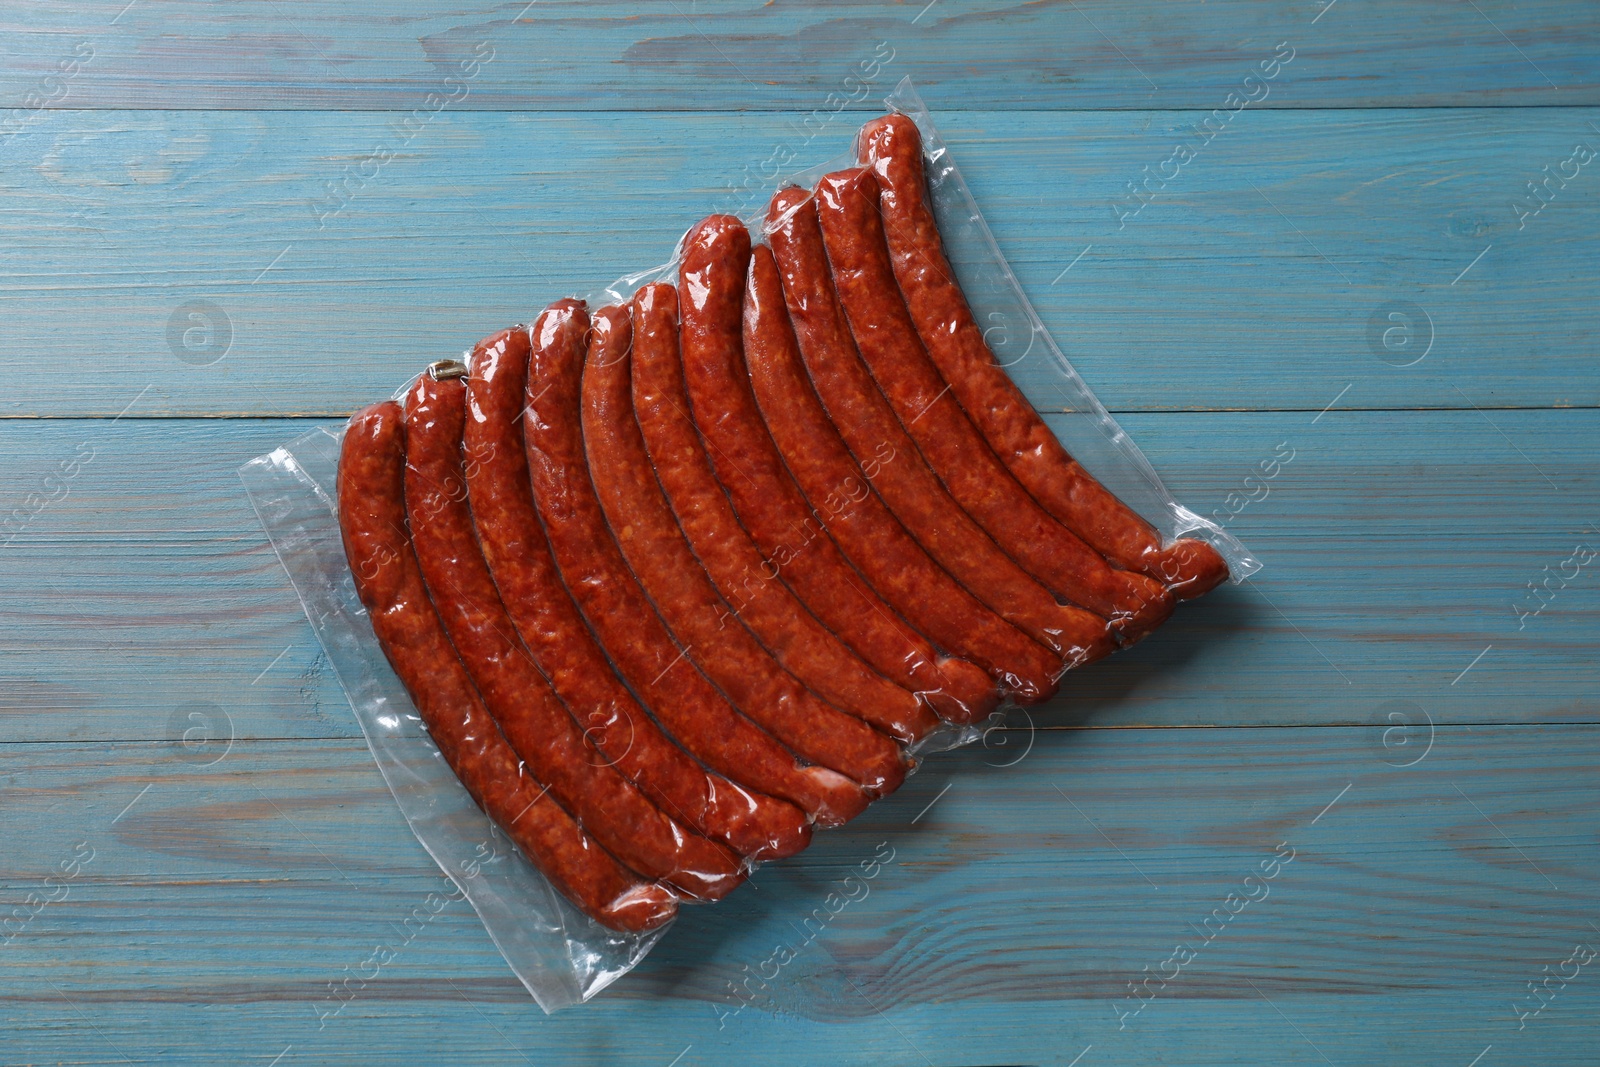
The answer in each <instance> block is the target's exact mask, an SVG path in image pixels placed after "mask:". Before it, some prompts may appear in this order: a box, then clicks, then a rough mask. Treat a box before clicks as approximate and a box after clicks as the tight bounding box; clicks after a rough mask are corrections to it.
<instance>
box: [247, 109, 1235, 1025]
mask: <svg viewBox="0 0 1600 1067" xmlns="http://www.w3.org/2000/svg"><path fill="white" fill-rule="evenodd" d="M886 104H887V105H888V109H889V112H888V114H885V115H882V116H879V117H875V118H872V119H871V120H870V121H868V122H867V123H866V124H865V126H863V127H862V128H861V130H860V132H859V134H858V135H857V137H856V139H855V142H854V145H853V146H852V149H851V151H850V152H849V154H848V155H846V156H844V157H841V158H838V159H834V160H831V161H827V162H825V163H823V164H820V165H818V166H815V167H812V168H811V169H808V170H805V171H802V172H796V173H794V174H792V175H790V176H788V177H787V178H784V179H782V180H780V181H777V182H775V183H774V184H773V186H772V188H771V189H770V190H768V195H767V196H765V197H763V198H762V200H761V202H760V203H759V205H756V206H755V207H754V209H753V210H751V211H749V212H748V213H747V215H746V216H745V217H738V216H734V215H728V214H714V215H710V216H708V217H706V218H704V219H702V220H700V221H698V222H696V221H695V220H692V219H687V220H685V223H686V225H689V224H692V225H689V228H688V230H687V233H686V235H685V236H684V238H683V239H682V240H681V241H680V242H679V245H678V247H677V249H676V250H674V252H673V255H672V258H671V260H670V261H669V262H668V263H667V264H665V265H664V266H661V267H658V268H653V269H651V270H648V271H644V272H641V273H637V274H632V275H629V276H627V277H626V278H624V279H623V280H621V281H619V282H617V283H615V284H613V285H611V286H609V287H606V288H604V289H601V290H599V291H597V292H592V293H589V294H588V295H586V296H583V297H564V298H561V299H556V300H555V301H554V302H553V303H550V304H549V305H548V306H546V307H544V308H543V309H542V310H541V309H530V319H529V322H528V323H526V324H519V325H510V326H504V325H500V324H492V323H486V324H485V326H486V329H485V336H484V337H483V338H482V340H479V341H478V342H477V343H476V345H474V346H473V347H472V348H471V350H470V351H469V352H467V353H465V354H464V355H463V356H462V357H461V358H460V359H444V360H440V361H439V362H436V363H434V364H432V365H431V366H428V367H426V368H408V369H409V370H411V371H412V373H413V374H414V377H412V378H411V380H410V381H409V382H408V383H407V384H406V385H405V386H404V387H403V388H402V389H401V390H400V391H398V392H397V393H395V394H394V395H393V396H392V397H391V398H389V399H386V400H381V401H380V402H378V403H375V404H373V405H371V406H369V407H367V408H364V409H362V410H361V411H358V412H356V413H355V414H354V415H353V416H352V417H351V418H350V420H349V422H348V423H347V424H346V425H344V426H343V427H339V428H337V429H335V428H319V429H316V430H313V431H312V432H310V433H307V434H305V435H303V436H301V437H299V438H297V439H296V440H294V441H291V442H289V443H287V444H286V445H284V446H283V447H281V448H278V449H276V450H274V451H273V452H272V453H270V454H268V455H265V456H261V457H258V458H257V459H255V460H252V461H251V462H250V463H248V464H246V465H245V466H244V467H243V468H242V469H241V471H240V474H241V477H242V478H243V479H244V482H245V485H246V488H247V491H248V492H249V495H250V498H251V501H252V503H253V504H254V506H255V508H256V511H257V513H258V515H259V516H260V518H261V522H262V525H263V526H264V527H265V529H266V532H267V535H268V537H269V538H270V539H271V541H272V544H273V547H274V548H275V550H276V551H277V553H278V556H279V558H280V559H281V560H282V562H283V565H284V567H285V569H286V570H287V571H288V573H289V576H290V579H291V580H292V582H293V584H294V587H295V590H296V592H297V593H298V595H299V597H300V600H301V603H302V604H303V605H304V607H305V611H306V615H307V617H308V618H309V619H310V620H311V624H312V626H313V627H314V628H315V630H316V633H317V636H318V638H319V640H320V641H321V642H322V645H323V647H324V649H325V650H326V652H327V655H328V658H329V660H330V661H331V663H332V664H333V666H334V668H335V670H336V671H337V673H338V676H339V680H340V682H341V684H342V685H343V687H344V689H345V692H346V694H347V695H348V697H349V699H350V703H351V707H352V708H353V709H354V711H355V713H356V718H357V720H358V721H359V722H360V724H361V728H362V731H363V732H364V734H365V735H366V738H367V742H368V744H369V745H370V747H371V750H372V754H373V757H374V759H375V760H376V761H377V763H378V766H379V769H380V770H381V771H382V773H383V776H384V778H385V780H386V781H387V782H388V784H389V787H390V789H391V790H392V791H393V793H394V796H395V800H396V801H397V802H398V804H399V805H400V809H401V811H402V812H403V813H404V814H405V817H406V819H407V821H408V822H409V823H410V825H411V828H412V829H413V831H415V833H416V835H417V838H418V840H419V841H421V842H422V844H423V846H424V847H425V848H426V849H427V850H428V852H429V853H430V854H431V855H432V856H433V858H434V859H435V860H436V861H437V862H438V864H439V866H440V868H441V869H442V870H443V871H444V872H445V874H446V875H448V876H449V877H450V878H451V880H452V881H454V882H455V884H456V885H457V886H458V887H459V888H460V890H461V892H462V893H463V894H464V895H465V897H466V898H467V900H469V901H470V902H471V904H472V906H473V907H474V908H475V909H476V910H477V912H478V914H479V916H480V917H481V918H482V920H483V922H484V925H485V926H486V927H487V929H488V931H489V933H490V936H491V937H492V938H493V939H494V941H495V943H496V945H497V946H498V947H499V948H500V950H501V951H502V952H503V953H504V955H505V957H506V960H507V962H508V963H510V965H511V967H512V969H513V970H514V971H515V972H516V973H517V975H518V977H519V978H521V980H522V981H523V983H524V984H525V985H526V986H527V988H528V990H529V992H531V993H532V994H533V996H534V998H535V999H536V1000H537V1001H538V1003H539V1004H540V1006H541V1007H543V1008H544V1009H545V1010H546V1011H555V1010H557V1009H559V1008H562V1007H565V1006H568V1005H571V1004H575V1003H579V1002H582V1001H583V1000H586V999H588V998H589V997H590V996H592V995H594V993H596V992H597V991H599V990H600V989H602V988H604V987H605V986H606V985H607V984H609V983H610V982H612V981H614V980H615V979H617V978H618V977H620V976H621V975H623V974H625V973H627V971H628V970H629V969H631V968H632V967H633V966H634V965H636V964H637V963H638V962H639V960H641V959H642V958H643V957H644V955H645V954H646V953H647V952H648V951H649V950H650V947H651V946H652V945H653V944H654V943H655V941H656V940H657V939H658V938H660V937H661V936H662V935H663V933H664V931H665V930H666V929H667V927H668V925H669V924H670V922H671V920H672V918H673V916H674V915H675V914H676V913H677V911H678V909H679V908H680V907H685V906H690V905H693V904H708V903H711V902H714V901H716V900H719V899H721V898H722V897H724V896H726V895H728V894H729V893H733V892H737V891H738V889H739V886H740V885H741V883H742V882H744V881H745V880H746V879H747V878H748V876H749V874H750V872H751V871H752V870H753V869H754V867H755V865H756V864H759V863H763V862H768V861H780V860H782V859H784V858H785V857H788V856H793V855H794V854H795V853H797V852H799V851H801V850H802V849H804V848H805V847H806V846H807V845H808V844H809V843H810V841H811V840H812V838H813V836H814V835H815V834H818V833H826V832H827V831H828V829H829V828H831V827H835V826H839V825H841V824H843V823H845V822H847V821H849V820H850V819H852V818H854V817H855V816H856V815H859V814H860V813H861V812H862V811H863V810H865V809H866V807H867V806H868V805H869V804H871V803H874V802H879V801H881V802H884V803H893V802H894V801H893V799H892V798H891V797H890V794H892V793H894V792H895V790H896V789H897V788H898V787H899V786H900V785H901V783H902V782H904V780H905V778H906V776H907V775H908V774H910V773H912V771H913V770H914V769H915V768H916V766H917V765H918V764H919V763H920V762H921V761H922V760H925V759H929V758H936V754H937V753H938V752H940V751H943V750H946V749H949V748H951V747H954V746H956V745H960V744H964V743H968V742H970V741H973V740H975V739H977V738H978V737H980V736H981V735H982V732H983V730H984V729H985V728H986V727H988V726H990V725H992V724H993V723H995V722H996V721H998V720H997V718H996V717H997V716H999V715H1000V714H1002V713H1003V711H1004V709H1005V708H1007V707H1010V706H1017V705H1037V704H1040V703H1042V702H1044V701H1046V700H1048V699H1050V697H1051V696H1053V695H1054V694H1055V693H1056V692H1057V690H1058V688H1059V687H1060V685H1061V682H1062V676H1063V675H1064V674H1066V672H1068V671H1072V670H1084V669H1093V667H1092V664H1093V663H1094V661H1096V660H1098V659H1101V658H1103V657H1105V656H1107V655H1111V654H1114V653H1115V652H1117V651H1118V650H1119V649H1122V648H1125V647H1127V646H1129V645H1131V644H1133V643H1134V642H1136V641H1138V640H1139V639H1140V638H1142V637H1144V636H1145V635H1147V634H1149V633H1150V632H1151V631H1152V630H1154V629H1155V628H1156V627H1157V626H1159V625H1160V624H1161V623H1162V622H1163V621H1164V620H1165V619H1166V618H1167V617H1168V616H1169V615H1170V614H1171V613H1172V612H1173V611H1174V610H1175V609H1176V610H1185V611H1197V610H1204V608H1203V606H1197V605H1191V606H1187V607H1179V604H1180V602H1182V601H1188V600H1193V599H1195V598H1197V597H1199V596H1200V595H1201V594H1203V593H1205V592H1206V591H1207V590H1209V589H1211V588H1213V587H1215V586H1216V585H1218V584H1219V583H1221V582H1222V581H1224V580H1227V579H1229V578H1232V579H1233V580H1235V581H1238V580H1242V579H1243V578H1244V577H1245V576H1247V575H1248V574H1250V573H1252V572H1253V571H1255V570H1256V569H1257V568H1258V567H1259V564H1258V563H1257V562H1256V561H1255V560H1254V559H1253V558H1251V556H1250V555H1249V554H1248V553H1247V552H1246V551H1245V549H1244V548H1243V546H1241V545H1240V544H1239V543H1238V542H1237V541H1236V540H1234V538H1233V537H1232V536H1231V535H1229V534H1228V533H1227V532H1226V531H1224V530H1222V529H1220V528H1218V527H1216V526H1215V525H1214V524H1212V523H1211V522H1209V521H1208V520H1206V519H1204V518H1202V517H1200V516H1199V515H1197V514H1195V513H1194V512H1192V511H1190V510H1188V509H1187V508H1185V507H1183V506H1182V505H1181V504H1179V503H1178V502H1177V501H1176V500H1174V499H1173V497H1172V496H1171V494H1170V493H1168V492H1167V490H1166V489H1165V487H1164V486H1163V485H1162V483H1161V480H1160V478H1159V477H1158V476H1157V475H1156V473H1155V471H1154V469H1153V468H1152V467H1151V466H1150V464H1149V463H1148V462H1147V461H1146V460H1145V458H1144V456H1143V455H1141V454H1140V452H1139V450H1138V448H1137V447H1136V446H1135V445H1134V444H1133V442H1132V441H1131V440H1129V438H1128V437H1127V435H1126V434H1124V433H1123V432H1122V431H1121V429H1120V428H1119V427H1118V426H1117V424H1116V423H1115V421H1114V420H1113V419H1112V418H1111V416H1110V415H1109V414H1107V412H1106V410H1105V408H1104V407H1102V406H1101V405H1100V403H1099V402H1098V401H1097V400H1096V399H1095V397H1094V395H1093V394H1092V393H1091V392H1090V391H1089V389H1088V387H1087V386H1086V385H1084V383H1083V382H1082V380H1081V379H1080V378H1079V377H1078V375H1077V374H1076V373H1075V372H1074V371H1073V369H1072V367H1071V366H1070V365H1069V364H1068V362H1067V361H1066V359H1065V358H1064V357H1063V355H1062V354H1061V351H1060V349H1059V348H1058V347H1057V346H1056V344H1055V342H1054V341H1053V340H1052V339H1051V337H1050V334H1049V333H1048V332H1047V331H1046V330H1045V327H1044V324H1043V323H1042V322H1041V321H1040V320H1039V317H1038V316H1037V315H1036V314H1035V313H1034V311H1033V308H1032V307H1031V305H1030V304H1029V303H1028V300H1027V298H1026V297H1025V296H1024V295H1023V292H1022V290H1021V288H1020V286H1018V284H1017V282H1016V279H1015V278H1014V277H1013V275H1012V273H1011V271H1010V269H1009V268H1008V267H1007V266H1006V263H1005V260H1004V259H1003V258H1002V257H1001V255H1000V251H999V249H998V247H997V246H996V245H995V242H994V240H993V239H992V237H991V236H990V234H989V231H988V228H987V227H986V226H985V224H984V222H983V219H982V217H981V216H980V215H979V213H978V209H977V205H976V204H975V203H974V202H973V199H972V197H971V195H970V194H969V192H968V190H967V187H966V185H965V183H964V182H963V181H962V179H961V175H960V173H959V172H958V171H957V170H956V167H955V163H954V161H953V160H952V159H951V157H950V153H949V151H948V149H947V148H946V146H945V145H944V143H943V142H942V141H941V140H940V138H939V135H938V132H937V131H936V130H935V129H934V127H933V124H932V121H931V120H930V118H929V115H928V113H927V111H926V109H925V108H924V107H923V106H922V103H921V101H920V100H919V99H918V98H917V97H916V95H915V93H914V92H913V90H912V89H911V87H910V85H909V83H908V82H902V83H901V85H900V87H899V88H898V89H897V90H896V91H895V93H894V94H893V95H892V96H891V97H889V98H888V100H887V101H886ZM550 295H551V296H555V295H556V294H550ZM464 340H470V339H464ZM1041 412H1043V413H1044V414H1043V415H1041V414H1040V413H1041Z"/></svg>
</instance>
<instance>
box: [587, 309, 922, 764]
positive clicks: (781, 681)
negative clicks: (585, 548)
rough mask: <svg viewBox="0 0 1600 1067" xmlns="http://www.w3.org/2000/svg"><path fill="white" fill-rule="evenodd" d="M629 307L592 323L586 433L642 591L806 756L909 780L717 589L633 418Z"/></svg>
mask: <svg viewBox="0 0 1600 1067" xmlns="http://www.w3.org/2000/svg"><path fill="white" fill-rule="evenodd" d="M632 341H633V328H632V322H631V320H630V319H629V316H628V309H627V308H626V307H603V308H600V309H599V310H598V311H596V312H595V313H594V315H593V317H592V320H591V323H590V327H589V355H588V359H587V360H586V361H585V363H584V369H583V440H584V447H585V449H586V450H587V452H588V456H589V474H590V476H591V477H592V478H593V479H594V487H595V492H596V494H597V495H598V496H599V497H600V508H601V510H602V511H604V512H605V514H606V518H607V519H608V520H609V522H610V524H611V534H612V536H613V537H614V538H615V539H616V542H617V547H619V548H621V549H622V556H623V558H624V559H626V560H627V561H628V566H629V567H630V568H631V569H632V570H633V573H634V576H635V577H636V578H638V579H639V584H640V585H641V586H643V587H644V591H645V595H646V596H648V597H649V598H650V599H651V601H652V602H653V603H654V604H655V605H656V610H657V611H659V612H660V613H661V617H662V619H663V620H665V621H666V623H667V626H668V627H669V628H671V630H672V632H673V633H674V634H675V635H676V636H677V638H678V641H679V642H680V643H681V644H682V645H683V646H684V647H685V648H691V649H695V650H696V651H697V652H698V662H699V663H700V664H701V666H702V670H703V671H704V672H705V674H706V676H707V677H708V678H710V679H711V680H712V681H713V682H714V683H716V685H717V686H718V688H720V689H721V690H722V691H723V692H724V693H725V694H727V696H728V699H729V700H731V701H733V703H734V706H735V707H737V708H739V709H740V710H741V711H743V712H744V713H745V716H746V717H748V718H749V719H751V720H752V721H754V722H755V723H756V724H757V725H759V726H761V727H762V728H763V729H765V730H766V731H767V732H768V733H770V734H772V736H774V737H776V738H777V739H778V740H779V741H782V742H783V743H784V744H786V745H788V746H789V748H790V749H792V750H793V751H794V752H795V753H796V754H797V755H799V756H800V757H801V758H802V759H806V760H809V761H811V762H812V763H816V764H820V765H821V766H823V767H827V768H829V769H830V770H835V771H838V772H839V773H840V774H843V775H845V776H847V777H849V778H852V779H854V780H855V781H856V783H857V784H859V785H860V786H861V787H862V788H863V789H865V790H867V791H868V792H869V793H872V794H875V795H878V794H883V793H886V792H892V791H893V790H895V789H897V788H899V786H900V783H901V782H903V781H905V776H906V765H905V760H904V758H903V757H902V755H901V752H900V748H899V746H898V745H896V744H895V743H894V742H893V741H892V740H890V739H889V738H888V737H886V736H884V735H883V734H880V733H878V731H876V730H874V729H873V728H872V727H870V726H868V725H867V724H866V723H864V722H862V721H861V720H860V719H854V718H851V717H850V716H848V715H846V714H844V713H843V712H841V711H839V710H837V709H836V708H831V707H829V706H828V705H827V704H824V703H823V702H822V701H821V700H818V699H817V697H816V696H815V695H814V694H813V693H811V692H810V691H809V690H808V689H806V688H805V686H803V685H801V684H800V683H799V681H797V680H796V679H795V677H794V676H793V675H791V674H790V673H789V672H788V671H785V670H784V669H783V667H782V666H780V665H779V664H778V663H777V661H775V660H774V659H773V658H772V656H771V655H770V654H769V653H768V652H767V650H766V649H765V648H763V647H761V644H760V642H758V641H757V640H756V639H755V638H754V637H753V636H751V634H750V631H749V630H747V629H746V628H745V626H744V624H743V623H742V622H741V621H740V620H739V619H738V618H736V617H734V615H733V612H732V611H731V609H730V608H729V607H728V605H727V602H726V601H724V600H723V599H722V598H721V597H720V596H718V595H717V591H716V589H715V587H713V586H712V584H711V579H710V578H708V577H707V576H706V573H705V571H704V569H703V568H702V567H701V566H700V561H699V560H697V559H696V558H695V556H694V553H693V552H692V551H691V550H690V548H689V543H688V541H686V540H685V539H684V536H683V531H682V530H680V529H679V528H678V520H677V519H675V518H674V517H673V515H672V508H671V507H670V505H668V504H667V500H666V497H665V496H663V495H662V492H661V486H660V485H659V484H658V483H657V482H656V476H655V472H654V471H653V470H652V469H651V466H650V455H649V453H648V452H646V451H645V447H644V437H643V436H642V435H641V434H640V432H639V424H638V422H637V421H636V420H635V419H634V416H633V398H632V396H631V384H632V383H631V378H632V367H631V363H632V361H631V360H630V358H629V356H630V351H629V350H630V348H631V347H632Z"/></svg>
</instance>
